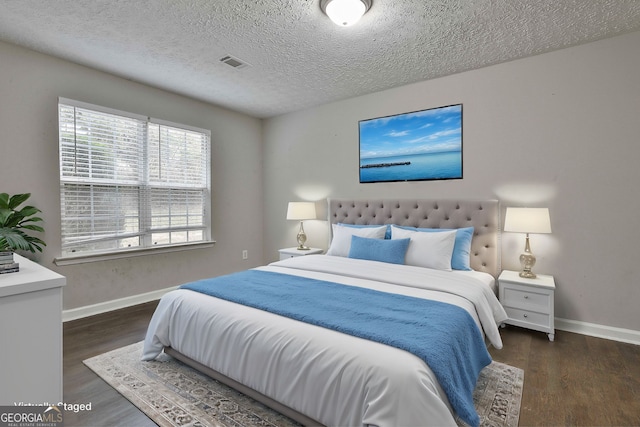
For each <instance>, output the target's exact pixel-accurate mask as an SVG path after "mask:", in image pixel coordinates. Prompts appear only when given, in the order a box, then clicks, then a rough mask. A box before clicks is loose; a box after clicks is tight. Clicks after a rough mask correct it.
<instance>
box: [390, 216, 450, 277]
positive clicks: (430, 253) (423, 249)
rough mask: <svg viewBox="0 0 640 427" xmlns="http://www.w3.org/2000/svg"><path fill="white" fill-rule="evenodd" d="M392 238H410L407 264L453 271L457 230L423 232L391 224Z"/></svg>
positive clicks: (406, 258) (406, 257)
mask: <svg viewBox="0 0 640 427" xmlns="http://www.w3.org/2000/svg"><path fill="white" fill-rule="evenodd" d="M391 238H392V239H406V238H410V239H411V243H410V244H409V249H407V255H406V256H405V264H407V265H415V266H417V267H427V268H433V269H436V270H446V271H451V256H452V254H453V245H454V244H455V242H456V230H451V231H440V232H438V233H421V232H419V231H411V230H405V229H403V228H399V227H395V226H393V225H392V226H391Z"/></svg>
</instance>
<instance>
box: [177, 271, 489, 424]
mask: <svg viewBox="0 0 640 427" xmlns="http://www.w3.org/2000/svg"><path fill="white" fill-rule="evenodd" d="M181 288H182V289H189V290H193V291H197V292H201V293H204V294H207V295H211V296H214V297H217V298H221V299H224V300H228V301H232V302H236V303H240V304H243V305H247V306H250V307H254V308H258V309H261V310H265V311H269V312H272V313H275V314H279V315H281V316H285V317H290V318H292V319H296V320H300V321H303V322H307V323H311V324H314V325H318V326H322V327H325V328H329V329H333V330H336V331H340V332H343V333H347V334H350V335H354V336H357V337H360V338H365V339H368V340H371V341H377V342H380V343H383V344H386V345H390V346H393V347H397V348H400V349H402V350H406V351H409V352H411V353H413V354H414V355H416V356H418V357H419V358H421V359H422V360H424V361H425V362H426V363H427V364H428V365H429V367H430V368H431V370H432V371H433V372H434V374H435V375H436V377H437V378H438V381H439V382H440V385H441V386H442V389H443V390H444V391H445V393H446V394H447V397H448V399H449V402H450V403H451V406H452V407H453V409H454V410H455V411H456V413H457V414H458V416H459V417H460V418H461V419H462V420H463V421H464V422H466V423H467V424H469V425H470V426H478V425H479V423H480V418H479V417H478V414H477V412H476V410H475V407H474V404H473V390H474V388H475V385H476V382H477V380H478V376H479V374H480V371H481V370H482V368H484V367H485V366H487V365H488V364H489V363H491V357H490V355H489V352H488V351H487V348H486V346H485V344H484V340H483V338H482V335H481V333H480V331H479V330H478V327H477V325H476V323H475V321H474V320H473V318H472V317H471V316H470V315H469V313H467V312H466V311H465V310H464V309H462V308H460V307H457V306H454V305H451V304H446V303H442V302H438V301H430V300H424V299H420V298H413V297H408V296H404V295H396V294H391V293H386V292H380V291H375V290H371V289H366V288H358V287H355V286H345V285H341V284H338V283H332V282H325V281H322V280H315V279H309V278H305V277H298V276H292V275H287V274H280V273H274V272H267V271H260V270H248V271H244V272H240V273H234V274H230V275H227V276H221V277H216V278H212V279H205V280H200V281H197V282H192V283H189V284H186V285H182V286H181Z"/></svg>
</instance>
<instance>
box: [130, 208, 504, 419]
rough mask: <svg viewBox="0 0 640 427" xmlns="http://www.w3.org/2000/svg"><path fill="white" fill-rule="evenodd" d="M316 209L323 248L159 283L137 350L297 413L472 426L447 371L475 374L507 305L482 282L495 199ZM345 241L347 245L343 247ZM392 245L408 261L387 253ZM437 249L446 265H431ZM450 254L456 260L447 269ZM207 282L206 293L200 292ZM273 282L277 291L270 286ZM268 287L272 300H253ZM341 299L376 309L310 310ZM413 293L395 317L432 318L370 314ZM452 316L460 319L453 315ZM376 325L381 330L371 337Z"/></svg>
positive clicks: (492, 253) (491, 261)
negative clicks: (166, 285)
mask: <svg viewBox="0 0 640 427" xmlns="http://www.w3.org/2000/svg"><path fill="white" fill-rule="evenodd" d="M328 214H329V222H330V223H331V230H332V233H333V238H332V243H331V245H330V248H329V250H328V252H327V255H309V256H303V257H295V258H291V259H287V260H282V261H278V262H275V263H272V264H269V265H267V266H263V267H259V268H256V269H252V270H249V271H247V272H242V273H237V274H234V275H229V276H224V277H223V278H215V279H211V281H209V280H207V281H199V282H195V283H193V284H188V285H187V286H186V287H183V288H181V289H178V290H176V291H173V292H170V293H168V294H167V295H165V296H164V297H163V298H162V299H161V301H160V303H159V305H158V308H157V309H156V312H155V313H154V315H153V318H152V320H151V322H150V325H149V328H148V331H147V335H146V338H145V344H144V350H143V355H142V357H143V359H144V360H151V359H154V358H155V357H157V356H158V355H159V354H160V353H161V352H162V351H165V352H166V353H168V354H170V355H172V356H173V357H176V358H178V359H179V360H182V361H183V362H185V363H188V364H190V365H191V366H194V367H195V368H196V369H199V370H201V371H203V372H205V373H207V374H208V375H210V376H212V377H213V378H216V379H218V380H220V381H222V382H225V383H227V384H229V385H231V386H232V387H234V388H237V389H238V390H239V391H241V392H244V393H246V394H248V395H250V396H251V397H253V398H255V399H257V400H259V401H262V402H263V403H265V404H267V405H268V406H271V407H272V408H274V409H276V410H277V411H279V412H281V413H283V414H285V415H287V416H289V417H291V418H293V419H294V420H296V421H298V422H300V423H301V424H304V425H340V426H343V425H371V426H386V425H398V426H399V425H456V423H458V422H459V421H460V420H462V421H464V422H466V423H467V424H470V425H477V423H478V419H477V418H474V416H473V415H474V414H473V413H468V412H467V409H468V408H466V407H465V405H464V402H462V403H461V402H460V400H465V399H466V398H470V395H469V396H466V395H465V392H464V391H463V392H462V393H461V394H462V397H460V396H459V395H458V391H457V390H458V385H456V384H457V383H456V381H458V382H460V381H462V382H463V383H465V381H466V383H467V388H468V383H469V378H471V379H473V378H474V377H475V379H477V374H478V373H479V370H480V369H481V368H482V366H484V365H486V364H487V363H488V362H487V360H486V357H487V356H488V352H487V351H486V346H485V342H486V343H490V345H493V346H495V347H497V348H501V347H502V342H501V340H500V334H499V331H498V325H499V324H500V323H501V322H502V321H503V320H505V319H506V313H505V312H504V310H503V309H502V307H501V305H500V304H499V302H498V300H497V298H496V296H495V280H494V279H495V277H496V276H497V274H498V272H499V268H500V266H499V262H500V261H499V256H498V244H499V233H498V230H499V206H498V202H497V201H494V200H488V201H485V200H440V201H436V200H329V202H328ZM391 224H393V227H392V226H391ZM471 227H472V234H471V235H472V239H470V245H469V246H467V247H466V248H463V249H465V250H466V252H464V251H463V252H462V258H458V259H457V261H456V260H455V257H456V256H459V255H460V254H459V253H457V252H458V251H457V250H456V251H455V252H453V250H450V251H449V252H448V255H447V250H449V249H448V248H452V249H453V248H455V249H459V248H458V246H457V245H458V243H460V242H459V241H458V238H459V237H460V236H461V235H462V231H461V230H465V231H467V232H468V230H469V229H470V228H471ZM383 229H384V230H383ZM432 229H438V231H437V232H434V230H432ZM444 230H452V231H444ZM413 233H419V234H413ZM390 234H392V236H390ZM345 236H346V237H345ZM354 236H355V237H354ZM407 236H409V237H407ZM347 237H350V239H348V238H347ZM389 237H393V239H390V238H389ZM387 240H388V241H392V242H391V243H387V242H386V241H387ZM383 241H384V242H383ZM340 242H342V243H340ZM346 242H349V243H350V244H351V245H352V246H350V247H348V248H346V252H345V247H344V244H347V243H346ZM434 242H436V243H434ZM452 242H453V243H452ZM388 245H393V248H392V249H389V248H391V246H388ZM400 245H404V246H405V249H404V255H402V256H403V257H404V258H403V260H406V262H407V263H409V264H411V265H405V264H402V263H395V261H394V260H397V257H398V256H399V255H398V254H403V252H402V248H400V249H395V248H396V247H398V246H400ZM434 245H436V246H437V248H438V250H437V251H436V253H433V254H432V256H431V255H430V256H429V257H428V258H429V260H428V261H426V262H427V265H423V264H422V263H424V262H425V261H424V258H425V257H416V254H424V250H426V251H429V250H432V249H433V247H435V246H434ZM416 248H418V249H420V252H416V250H417V249H416ZM442 248H445V249H444V250H443V249H442ZM437 252H442V253H444V254H445V255H441V254H438V253H437ZM345 253H346V256H345ZM456 253H457V255H456ZM389 254H391V257H392V259H391V260H388V259H386V258H387V257H388V256H389ZM447 256H448V257H449V260H450V265H449V268H446V266H444V267H443V266H442V265H440V264H438V263H440V262H441V261H442V260H443V259H445V258H446V257H447ZM380 257H382V259H381V258H380ZM394 257H395V258H394ZM409 261H411V262H409ZM456 262H457V263H458V264H459V263H460V262H462V263H463V264H464V263H467V264H466V265H462V266H460V265H454V267H456V268H453V267H452V265H453V264H456ZM432 263H435V265H432ZM445 264H446V262H445ZM461 268H462V269H461ZM205 282H206V283H205ZM262 282H264V283H262ZM345 285H346V286H345ZM209 286H212V287H213V288H210V287H209ZM236 286H238V287H239V286H248V287H247V288H246V289H247V290H245V291H244V292H241V294H242V295H240V296H237V295H236V296H230V295H227V294H226V292H230V290H229V289H232V288H235V287H236ZM259 286H262V287H259ZM200 287H202V288H203V289H200ZM214 288H215V290H213V291H211V292H212V293H211V294H210V295H215V296H210V295H206V294H204V293H202V292H209V291H210V290H211V289H214ZM263 288H264V289H266V292H267V294H265V295H262V294H260V292H262V289H263ZM325 288H327V289H328V290H327V289H325ZM239 289H242V288H239ZM300 289H301V290H302V291H301V292H300ZM276 291H277V292H287V293H286V296H285V297H283V296H278V294H275V295H271V293H272V292H276ZM289 292H291V293H289ZM295 292H298V293H295ZM316 292H318V293H317V294H316ZM322 292H324V293H322ZM327 292H328V294H327ZM234 298H237V299H234ZM245 298H247V299H248V300H245ZM251 298H253V300H252V299H251ZM272 299H273V300H278V299H280V305H279V306H278V307H276V308H275V309H274V308H273V307H271V308H270V307H263V304H269V303H270V302H269V301H270V300H272ZM256 300H257V301H256ZM282 300H284V301H285V303H284V304H281V302H282ZM351 300H353V301H355V305H354V306H351V307H352V308H353V311H358V316H372V314H371V313H370V312H369V313H364V314H362V313H360V312H359V310H361V309H362V311H367V310H369V311H374V312H375V313H374V314H373V316H374V317H376V316H378V313H379V314H380V315H379V316H378V317H380V319H375V318H369V317H367V318H365V321H361V322H360V323H362V324H364V325H365V326H356V327H353V326H352V325H351V322H352V321H353V320H352V319H349V318H345V319H342V317H343V316H347V317H348V316H350V314H349V313H347V312H351V311H352V310H351V309H342V308H337V309H336V308H332V310H334V311H333V312H332V314H331V315H330V316H325V317H324V318H322V316H323V314H322V313H319V314H318V313H316V312H322V310H323V309H322V308H317V307H316V306H318V307H320V306H323V307H324V304H328V305H331V304H336V303H338V304H342V303H343V302H344V301H351ZM363 301H366V304H364V303H362V302H363ZM414 303H415V304H416V306H415V310H416V311H415V312H412V313H410V314H407V316H411V319H414V318H415V317H416V313H426V312H429V313H431V312H433V314H432V318H430V319H429V320H428V322H434V325H433V326H426V324H425V325H422V324H419V323H415V324H414V323H412V324H410V325H409V326H406V325H400V324H397V326H395V325H396V323H394V322H397V321H398V320H396V319H390V318H388V317H385V318H384V320H381V319H382V316H383V315H384V316H386V314H383V310H387V309H388V310H390V311H404V309H405V308H407V310H408V307H413V305H414ZM273 304H278V303H277V301H276V302H274V303H273ZM304 304H308V305H306V306H305V305H304ZM376 304H378V305H376ZM394 304H395V305H394ZM425 304H426V305H425ZM396 305H397V307H396ZM340 307H341V306H340ZM356 307H357V310H356ZM371 307H376V308H375V309H371ZM398 307H399V308H400V309H401V310H398ZM316 308H317V309H316ZM441 309H442V310H448V311H444V312H440V311H439V310H441ZM267 310H271V311H267ZM343 313H347V314H343ZM436 313H440V314H436ZM316 315H317V316H318V318H313V317H314V316H316ZM296 316H301V317H296ZM425 318H426V316H425ZM439 319H443V321H441V320H439ZM457 319H460V320H459V322H461V323H457V324H458V325H459V326H453V325H454V323H455V322H458V320H457ZM308 322H309V323H308ZM375 322H381V323H380V324H378V323H375ZM385 322H388V323H385ZM412 322H413V320H412ZM425 322H427V321H426V320H425ZM428 322H427V323H428ZM465 322H466V323H465ZM355 323H357V322H355ZM435 323H437V325H435ZM345 325H346V326H345ZM380 325H382V326H380ZM385 325H386V326H385ZM388 325H394V326H393V327H389V326H388ZM461 325H464V326H461ZM361 329H365V331H364V332H362V331H361ZM384 329H392V330H391V331H387V332H386V335H384V334H382V335H383V336H381V337H379V336H378V331H380V330H384ZM427 329H429V330H430V332H429V334H426V333H423V332H424V331H426V330H427ZM405 330H406V335H407V336H411V335H412V334H416V332H415V331H419V333H418V335H419V337H418V339H420V340H421V339H423V338H424V339H431V340H432V341H424V342H422V341H420V343H419V344H421V345H416V343H415V342H414V341H412V339H413V338H412V337H409V338H407V339H405V338H404V337H405V333H404V332H403V333H399V332H398V331H405ZM431 330H433V332H431ZM438 333H439V334H440V335H438ZM427 335H433V337H427ZM449 336H451V337H452V338H449ZM449 339H453V340H454V341H455V342H454V343H452V344H449V343H448V341H447V340H449ZM478 340H480V344H478V343H477V342H478ZM427 342H428V343H429V344H426V343H427ZM479 345H481V346H482V349H479V348H478V346H479ZM458 346H462V347H458ZM484 353H486V354H484ZM444 355H446V357H445V356H444ZM427 361H429V363H428V362H427ZM489 361H490V359H489ZM459 371H464V375H463V374H460V373H459ZM467 371H469V372H468V373H467ZM465 375H466V376H465ZM450 377H454V380H453V383H455V384H453V385H452V384H451V382H452V380H451V378H450ZM458 377H461V378H462V380H459V379H458ZM473 385H475V382H473ZM471 391H472V389H471ZM467 392H468V390H467ZM452 393H453V394H452ZM467 403H468V402H467ZM454 408H455V409H454ZM472 411H473V409H472ZM475 416H476V417H477V414H476V415H475Z"/></svg>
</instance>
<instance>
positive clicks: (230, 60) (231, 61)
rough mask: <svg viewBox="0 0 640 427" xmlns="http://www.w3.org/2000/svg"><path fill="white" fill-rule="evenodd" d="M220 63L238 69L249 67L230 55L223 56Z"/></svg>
mask: <svg viewBox="0 0 640 427" xmlns="http://www.w3.org/2000/svg"><path fill="white" fill-rule="evenodd" d="M220 62H224V63H225V64H227V65H229V66H231V67H233V68H238V69H240V68H244V67H248V66H249V64H247V63H246V62H244V61H243V60H242V59H239V58H236V57H235V56H231V55H226V56H223V57H222V58H220Z"/></svg>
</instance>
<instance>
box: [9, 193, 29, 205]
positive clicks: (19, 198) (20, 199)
mask: <svg viewBox="0 0 640 427" xmlns="http://www.w3.org/2000/svg"><path fill="white" fill-rule="evenodd" d="M29 197H31V193H24V194H14V195H13V196H11V198H10V199H9V208H10V209H15V208H17V207H18V206H20V205H21V204H23V203H24V202H25V201H26V200H27V199H28V198H29Z"/></svg>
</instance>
